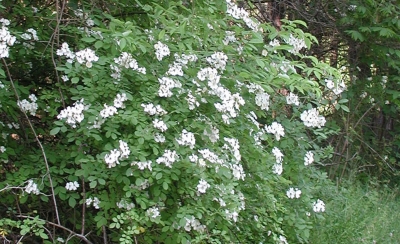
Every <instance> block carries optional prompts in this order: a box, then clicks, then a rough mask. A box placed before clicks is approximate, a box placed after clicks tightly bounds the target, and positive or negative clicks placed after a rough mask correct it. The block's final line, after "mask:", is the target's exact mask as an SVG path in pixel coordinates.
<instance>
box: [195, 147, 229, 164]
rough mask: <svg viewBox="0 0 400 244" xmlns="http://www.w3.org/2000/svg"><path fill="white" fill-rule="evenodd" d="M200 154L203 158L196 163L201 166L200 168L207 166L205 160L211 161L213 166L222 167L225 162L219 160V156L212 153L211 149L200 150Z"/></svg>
mask: <svg viewBox="0 0 400 244" xmlns="http://www.w3.org/2000/svg"><path fill="white" fill-rule="evenodd" d="M198 152H199V153H200V154H201V156H202V157H203V158H201V159H198V160H197V161H196V162H197V163H199V164H200V166H205V161H204V159H205V160H207V161H209V162H210V163H213V164H220V165H222V164H223V163H224V161H223V160H222V159H220V158H218V155H217V154H215V153H214V152H211V151H210V149H201V150H198Z"/></svg>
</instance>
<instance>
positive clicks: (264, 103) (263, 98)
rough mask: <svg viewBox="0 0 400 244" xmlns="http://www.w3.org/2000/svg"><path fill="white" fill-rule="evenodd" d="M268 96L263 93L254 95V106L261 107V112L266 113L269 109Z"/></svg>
mask: <svg viewBox="0 0 400 244" xmlns="http://www.w3.org/2000/svg"><path fill="white" fill-rule="evenodd" d="M269 97H270V96H269V95H268V94H267V93H264V92H259V93H257V94H256V98H255V100H256V104H257V105H258V106H260V107H261V109H262V110H266V111H268V109H269Z"/></svg>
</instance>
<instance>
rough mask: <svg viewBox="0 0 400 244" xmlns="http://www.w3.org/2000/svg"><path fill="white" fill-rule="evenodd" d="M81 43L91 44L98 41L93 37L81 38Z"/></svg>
mask: <svg viewBox="0 0 400 244" xmlns="http://www.w3.org/2000/svg"><path fill="white" fill-rule="evenodd" d="M81 41H83V42H88V43H91V42H95V41H96V39H95V38H93V37H84V38H81Z"/></svg>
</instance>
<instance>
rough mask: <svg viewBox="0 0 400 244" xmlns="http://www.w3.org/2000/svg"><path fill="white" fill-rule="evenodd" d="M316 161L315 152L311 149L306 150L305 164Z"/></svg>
mask: <svg viewBox="0 0 400 244" xmlns="http://www.w3.org/2000/svg"><path fill="white" fill-rule="evenodd" d="M313 162H314V154H313V152H311V151H308V152H306V155H305V156H304V165H305V166H308V165H310V164H312V163H313Z"/></svg>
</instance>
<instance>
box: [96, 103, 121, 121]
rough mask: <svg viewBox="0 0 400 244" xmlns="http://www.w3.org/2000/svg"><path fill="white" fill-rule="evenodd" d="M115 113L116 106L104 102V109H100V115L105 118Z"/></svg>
mask: <svg viewBox="0 0 400 244" xmlns="http://www.w3.org/2000/svg"><path fill="white" fill-rule="evenodd" d="M117 113H118V112H117V108H116V107H114V106H108V105H107V104H104V109H103V110H101V111H100V116H101V117H102V118H104V119H105V118H108V117H110V116H113V115H114V114H117Z"/></svg>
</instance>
